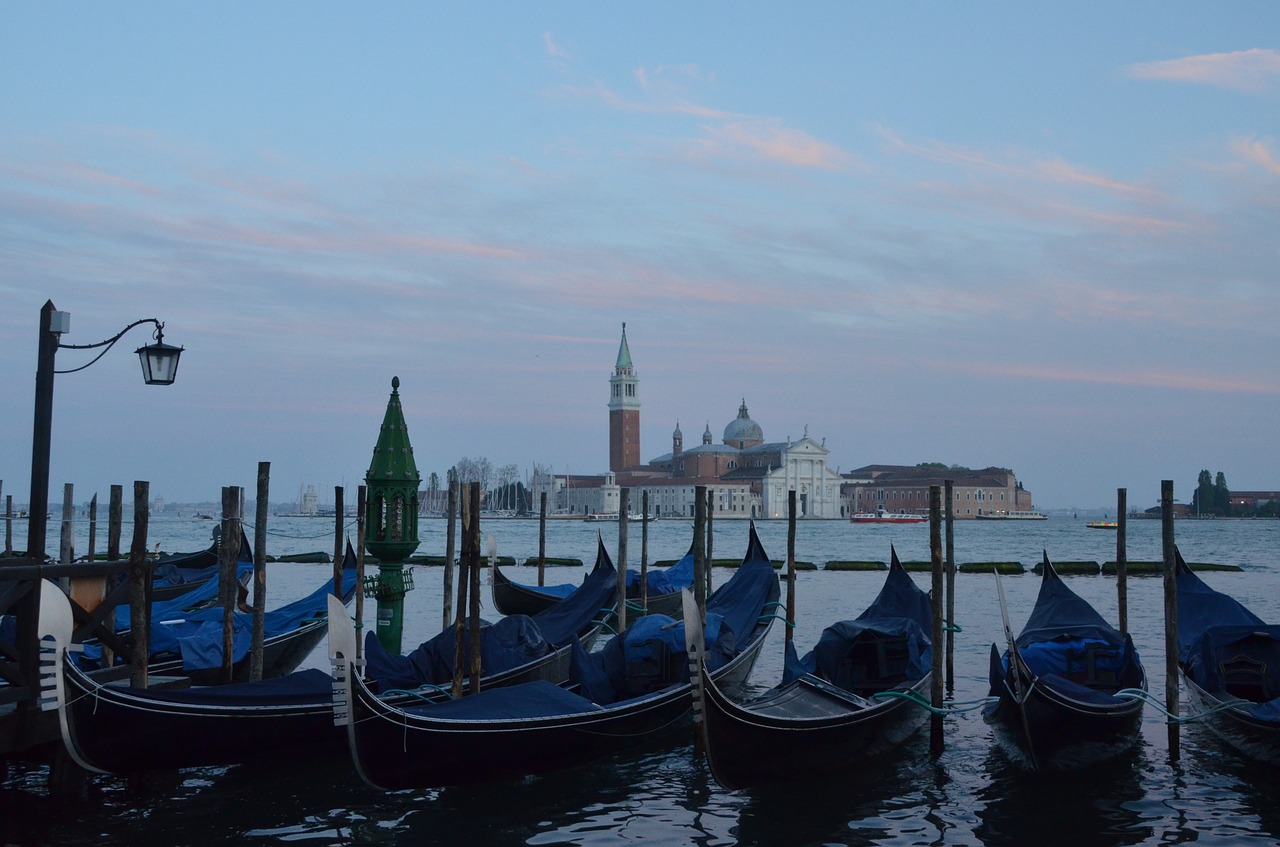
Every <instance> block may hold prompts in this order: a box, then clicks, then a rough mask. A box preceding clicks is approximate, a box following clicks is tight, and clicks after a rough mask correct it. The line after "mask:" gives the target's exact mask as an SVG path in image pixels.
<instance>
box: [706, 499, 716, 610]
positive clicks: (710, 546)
mask: <svg viewBox="0 0 1280 847" xmlns="http://www.w3.org/2000/svg"><path fill="white" fill-rule="evenodd" d="M715 520H716V500H715V492H713V491H712V490H711V489H710V488H708V489H707V596H708V597H710V596H711V592H712V590H713V589H712V585H711V577H712V573H711V572H712V570H713V568H714V567H715V561H716V557H715V543H714V542H715Z"/></svg>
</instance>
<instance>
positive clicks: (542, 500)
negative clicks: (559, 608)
mask: <svg viewBox="0 0 1280 847" xmlns="http://www.w3.org/2000/svg"><path fill="white" fill-rule="evenodd" d="M546 584H547V492H545V491H544V492H542V493H541V494H539V495H538V585H546Z"/></svg>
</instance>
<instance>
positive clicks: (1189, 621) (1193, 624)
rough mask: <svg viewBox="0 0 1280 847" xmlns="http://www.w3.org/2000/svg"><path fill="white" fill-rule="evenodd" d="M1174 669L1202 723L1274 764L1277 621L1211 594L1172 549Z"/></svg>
mask: <svg viewBox="0 0 1280 847" xmlns="http://www.w3.org/2000/svg"><path fill="white" fill-rule="evenodd" d="M1175 555H1176V557H1177V568H1178V571H1177V583H1178V666H1179V667H1180V668H1181V670H1182V679H1183V682H1184V683H1186V688H1187V694H1188V699H1189V701H1190V703H1191V704H1192V705H1194V706H1195V707H1196V708H1197V709H1198V711H1199V712H1201V713H1202V714H1203V715H1204V718H1203V720H1204V723H1205V725H1206V726H1207V727H1208V728H1209V729H1210V730H1211V731H1212V732H1213V733H1214V734H1215V735H1217V736H1218V737H1220V738H1221V739H1222V740H1223V741H1225V742H1226V743H1227V744H1229V745H1230V746H1232V747H1234V748H1235V749H1236V750H1238V751H1240V752H1241V753H1243V754H1244V755H1245V756H1247V757H1249V758H1251V759H1256V760H1258V761H1262V762H1267V763H1270V764H1272V765H1280V625H1276V624H1267V623H1265V622H1264V621H1263V620H1262V619H1261V618H1259V617H1258V616H1257V615H1255V614H1254V613H1253V612H1251V611H1249V609H1247V608H1246V607H1245V606H1244V605H1243V604H1241V603H1240V602H1239V601H1237V600H1236V599H1234V598H1233V597H1230V596H1228V595H1226V594H1223V593H1221V592H1218V591H1214V590H1213V589H1212V588H1210V587H1209V586H1208V585H1206V584H1205V583H1204V581H1203V580H1201V579H1200V577H1199V576H1197V575H1196V574H1194V573H1192V571H1191V569H1190V568H1189V567H1187V563H1186V562H1185V561H1183V559H1182V554H1181V553H1180V552H1177V549H1176V548H1175Z"/></svg>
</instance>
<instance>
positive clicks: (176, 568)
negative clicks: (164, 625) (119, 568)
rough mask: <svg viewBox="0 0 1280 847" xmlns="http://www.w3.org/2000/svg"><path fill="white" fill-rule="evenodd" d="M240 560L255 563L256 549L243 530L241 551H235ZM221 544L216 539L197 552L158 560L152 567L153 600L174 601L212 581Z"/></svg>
mask: <svg viewBox="0 0 1280 847" xmlns="http://www.w3.org/2000/svg"><path fill="white" fill-rule="evenodd" d="M236 561H237V562H238V563H245V564H247V566H248V567H250V568H251V567H252V566H253V548H252V547H250V546H249V539H248V538H247V537H245V535H244V533H243V532H242V533H240V550H239V552H238V553H237V554H236ZM219 567H220V563H219V561H218V544H217V542H214V544H213V545H212V546H210V547H209V549H207V550H200V551H198V552H195V553H175V554H173V555H170V556H162V557H161V558H160V559H158V560H156V562H155V564H154V566H153V567H152V569H151V600H152V602H159V601H162V600H172V599H174V598H176V597H178V596H179V595H181V594H185V593H187V592H188V591H190V590H191V589H192V588H194V587H195V586H197V585H202V584H205V583H209V582H210V581H211V580H213V582H214V584H216V579H215V577H217V576H218V570H219Z"/></svg>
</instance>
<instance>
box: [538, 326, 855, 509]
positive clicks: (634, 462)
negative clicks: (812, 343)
mask: <svg viewBox="0 0 1280 847" xmlns="http://www.w3.org/2000/svg"><path fill="white" fill-rule="evenodd" d="M608 405H609V472H608V473H607V474H605V475H603V477H601V476H591V477H570V476H568V475H556V474H548V475H546V476H545V477H544V478H542V479H535V480H534V483H533V490H534V492H535V495H536V494H537V493H539V492H540V491H546V492H547V495H548V496H547V499H548V503H549V504H552V503H554V504H555V507H554V508H555V509H557V510H558V511H561V512H567V513H589V512H597V513H605V514H609V513H612V514H617V512H618V509H619V493H620V491H621V490H622V489H623V488H626V489H627V490H628V492H629V493H628V497H629V498H630V509H631V511H632V512H633V513H639V512H640V510H641V508H642V506H641V504H642V502H643V496H644V495H645V494H646V493H647V494H648V496H649V512H650V514H651V515H654V516H657V517H660V518H661V517H677V516H679V517H692V516H693V514H694V510H695V508H696V503H695V494H694V492H695V486H699V485H705V486H706V487H707V491H708V492H709V494H710V496H711V498H712V507H713V509H714V513H713V514H714V517H715V518H716V519H722V518H786V517H787V502H788V492H790V491H795V492H796V509H797V512H798V516H799V517H802V518H839V517H842V510H841V507H842V503H841V499H840V482H841V480H840V477H839V475H838V474H837V473H836V472H835V471H833V470H831V468H829V467H828V466H827V456H828V450H827V448H826V444H825V439H823V441H821V442H819V441H814V440H813V439H812V438H810V437H809V433H808V427H806V428H805V432H804V435H803V437H801V438H800V439H798V440H796V441H792V439H791V438H790V437H789V436H788V438H787V439H786V440H785V441H774V442H767V441H765V439H764V432H763V430H762V429H761V427H760V425H759V424H758V423H756V422H755V421H753V420H752V419H751V416H750V414H748V411H747V402H746V399H745V398H744V399H743V400H742V404H741V405H740V406H739V407H738V415H737V417H735V418H734V419H733V420H731V421H730V422H729V424H728V425H727V426H726V427H725V428H724V432H723V435H722V437H721V441H720V443H718V444H717V443H714V436H713V434H712V432H711V425H710V422H708V423H707V425H706V429H704V430H703V433H702V443H701V444H699V445H697V446H694V447H691V448H689V449H688V450H686V449H684V435H683V433H682V432H681V430H680V425H679V423H677V424H676V428H675V431H674V432H673V433H672V434H671V452H670V453H665V454H663V455H661V456H658V457H657V458H654V459H651V460H649V461H648V462H647V463H642V462H641V460H640V395H639V376H638V375H637V373H636V369H635V366H634V364H633V363H632V359H631V349H630V347H629V346H628V344H627V326H626V324H625V323H624V324H623V325H622V340H621V342H620V343H619V345H618V357H617V361H616V362H615V364H614V370H613V374H612V375H611V376H610V377H609V404H608Z"/></svg>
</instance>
